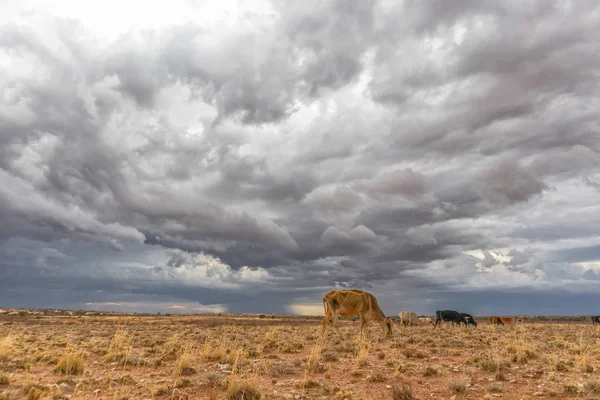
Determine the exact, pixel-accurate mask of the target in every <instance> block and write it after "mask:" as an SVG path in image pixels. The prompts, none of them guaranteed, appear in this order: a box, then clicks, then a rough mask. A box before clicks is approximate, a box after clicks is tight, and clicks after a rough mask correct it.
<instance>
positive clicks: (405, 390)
mask: <svg viewBox="0 0 600 400" xmlns="http://www.w3.org/2000/svg"><path fill="white" fill-rule="evenodd" d="M414 398H415V397H414V395H413V392H412V388H411V387H410V385H408V386H407V385H402V387H398V386H395V387H393V388H392V399H394V400H413V399H414Z"/></svg>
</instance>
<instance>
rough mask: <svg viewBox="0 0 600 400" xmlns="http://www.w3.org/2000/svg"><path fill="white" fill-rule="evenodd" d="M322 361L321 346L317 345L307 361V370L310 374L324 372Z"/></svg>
mask: <svg viewBox="0 0 600 400" xmlns="http://www.w3.org/2000/svg"><path fill="white" fill-rule="evenodd" d="M320 360H321V346H320V345H315V347H313V349H312V351H311V352H310V356H309V357H308V360H307V361H306V370H307V371H308V372H323V365H322V364H321V363H320Z"/></svg>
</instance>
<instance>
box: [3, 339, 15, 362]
mask: <svg viewBox="0 0 600 400" xmlns="http://www.w3.org/2000/svg"><path fill="white" fill-rule="evenodd" d="M13 352H14V340H13V338H12V337H10V336H6V337H4V338H2V339H0V361H6V360H8V359H10V356H11V355H12V354H13Z"/></svg>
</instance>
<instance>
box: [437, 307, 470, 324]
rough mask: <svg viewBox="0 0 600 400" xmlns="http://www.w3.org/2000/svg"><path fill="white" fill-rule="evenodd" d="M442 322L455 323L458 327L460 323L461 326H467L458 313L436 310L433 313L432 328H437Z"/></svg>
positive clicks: (463, 318)
mask: <svg viewBox="0 0 600 400" xmlns="http://www.w3.org/2000/svg"><path fill="white" fill-rule="evenodd" d="M442 321H445V322H452V323H453V324H454V323H457V324H458V325H460V323H461V322H462V323H463V324H465V326H467V325H468V323H467V321H466V320H465V317H463V316H462V315H460V313H459V312H458V311H454V310H441V311H440V310H438V311H436V312H435V324H434V325H433V327H434V328H435V327H437V326H438V325H439V324H441V323H442Z"/></svg>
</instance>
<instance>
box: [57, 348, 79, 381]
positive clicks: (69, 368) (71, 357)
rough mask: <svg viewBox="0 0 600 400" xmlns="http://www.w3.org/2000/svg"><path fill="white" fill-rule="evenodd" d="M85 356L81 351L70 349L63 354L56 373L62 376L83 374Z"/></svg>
mask: <svg viewBox="0 0 600 400" xmlns="http://www.w3.org/2000/svg"><path fill="white" fill-rule="evenodd" d="M84 360H85V354H84V352H83V351H81V350H76V349H70V350H67V351H65V352H64V353H63V355H62V356H61V357H60V359H59V360H58V364H57V365H56V367H55V368H54V372H55V373H58V374H62V375H79V374H82V373H83V363H84Z"/></svg>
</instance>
